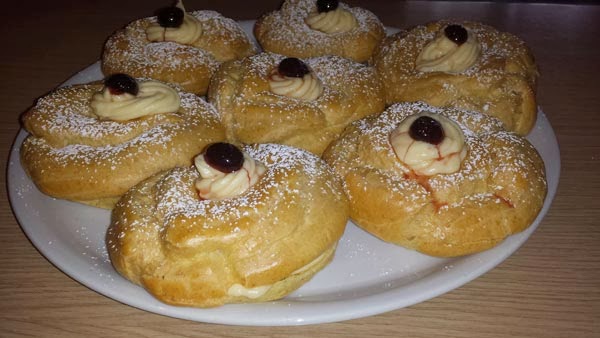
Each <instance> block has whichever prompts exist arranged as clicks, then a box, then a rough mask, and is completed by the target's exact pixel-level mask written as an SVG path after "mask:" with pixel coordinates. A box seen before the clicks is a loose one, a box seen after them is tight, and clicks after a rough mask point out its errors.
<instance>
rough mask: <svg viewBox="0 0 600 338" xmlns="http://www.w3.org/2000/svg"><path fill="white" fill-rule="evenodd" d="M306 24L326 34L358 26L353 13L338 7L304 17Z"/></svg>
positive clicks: (341, 31)
mask: <svg viewBox="0 0 600 338" xmlns="http://www.w3.org/2000/svg"><path fill="white" fill-rule="evenodd" d="M306 24H307V25H308V26H309V27H310V28H311V29H314V30H317V31H320V32H323V33H326V34H336V33H344V32H347V31H349V30H352V29H353V28H356V27H357V26H358V22H357V21H356V18H355V17H354V15H353V14H352V13H350V12H349V11H347V10H345V9H343V8H340V7H338V8H336V9H335V10H333V11H329V12H324V13H318V12H315V13H312V14H310V15H309V16H308V17H307V18H306Z"/></svg>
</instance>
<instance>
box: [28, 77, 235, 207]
mask: <svg viewBox="0 0 600 338" xmlns="http://www.w3.org/2000/svg"><path fill="white" fill-rule="evenodd" d="M101 89H102V84H99V83H98V84H87V85H75V86H70V87H63V88H58V89H56V90H55V91H53V92H51V93H50V94H48V95H46V96H44V97H42V98H40V99H39V100H38V101H37V103H36V104H35V106H34V107H33V108H31V109H30V110H29V111H28V112H27V113H25V114H24V115H23V126H24V128H25V129H26V130H27V131H28V132H29V133H30V134H31V135H30V136H28V137H27V138H26V139H25V141H24V142H23V145H22V146H21V162H22V164H23V167H24V169H25V171H26V172H27V174H28V175H29V176H30V177H31V178H32V180H33V182H34V183H35V184H36V185H37V186H38V188H39V189H40V190H41V191H42V192H44V193H45V194H48V195H50V196H53V197H57V198H62V199H68V200H72V201H77V202H81V203H86V204H91V205H94V206H100V207H104V208H111V207H112V206H113V205H114V203H115V202H116V200H117V199H118V197H119V196H120V195H122V194H123V193H125V191H126V190H127V189H129V188H130V187H131V186H133V185H134V184H136V183H138V182H140V181H141V180H143V179H145V178H147V177H148V176H151V175H153V174H155V173H157V172H160V171H162V170H165V169H168V168H171V167H173V166H181V165H190V164H191V163H192V158H193V156H195V155H196V154H197V153H198V152H200V151H202V149H203V148H204V147H205V146H206V145H207V144H209V143H212V142H216V141H221V140H224V139H225V132H224V128H223V127H222V126H221V123H220V121H219V117H218V115H217V113H216V111H215V109H214V107H212V105H210V104H208V103H207V102H206V101H204V100H203V99H201V98H199V97H198V96H196V95H194V94H191V93H185V92H182V91H179V95H180V98H181V107H180V109H179V111H178V112H176V113H166V114H156V115H151V116H148V117H143V118H138V119H134V120H130V121H126V122H115V121H107V120H105V121H101V120H99V119H98V118H96V117H95V116H94V115H93V113H92V108H91V107H90V102H91V98H92V95H93V94H94V93H95V92H98V91H100V90H101Z"/></svg>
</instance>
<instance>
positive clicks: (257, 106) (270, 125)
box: [208, 53, 384, 155]
mask: <svg viewBox="0 0 600 338" xmlns="http://www.w3.org/2000/svg"><path fill="white" fill-rule="evenodd" d="M208 100H209V102H211V103H213V104H214V105H215V106H216V107H217V110H218V111H219V113H220V114H221V116H222V119H223V125H224V126H225V127H226V129H227V135H228V137H229V139H232V140H237V141H238V142H242V143H281V144H287V145H291V146H294V147H299V148H302V149H306V150H308V151H311V152H313V153H315V154H317V155H320V154H321V153H322V152H323V150H325V148H326V147H327V145H328V144H329V143H330V142H331V141H332V140H333V139H335V138H336V137H337V136H338V135H339V133H340V132H341V131H342V130H343V129H344V127H346V126H347V125H348V124H349V123H350V122H352V121H354V120H357V119H359V118H362V117H364V116H367V115H370V114H375V113H380V112H382V111H383V109H384V102H383V89H382V87H381V84H380V82H379V79H378V77H377V75H376V74H375V72H374V70H373V69H372V68H370V67H367V66H365V65H363V64H360V63H357V62H354V61H351V60H348V59H344V58H341V57H338V56H323V57H316V58H309V59H304V60H301V59H298V58H286V57H284V56H281V55H277V54H272V53H261V54H257V55H253V56H250V57H247V58H244V59H242V60H237V61H231V62H227V63H225V64H223V66H222V67H221V68H220V69H219V71H218V72H217V74H215V76H214V78H213V80H212V81H211V85H210V89H209V93H208Z"/></svg>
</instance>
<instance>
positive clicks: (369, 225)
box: [323, 102, 546, 256]
mask: <svg viewBox="0 0 600 338" xmlns="http://www.w3.org/2000/svg"><path fill="white" fill-rule="evenodd" d="M421 115H428V116H431V117H433V118H434V119H438V120H442V119H444V120H449V121H450V122H448V123H449V124H450V125H453V126H456V128H455V130H454V131H455V132H456V133H455V132H450V131H449V129H448V128H450V126H447V127H444V128H445V133H446V138H448V135H453V136H451V137H454V138H455V139H456V140H460V139H462V140H464V141H461V142H463V143H462V146H461V147H456V148H454V149H451V147H447V144H444V143H440V144H439V145H438V146H437V148H436V147H435V146H433V147H432V149H433V150H434V154H433V155H434V156H433V157H432V160H433V161H432V162H428V163H427V165H428V167H427V166H420V167H419V166H418V164H419V163H418V162H419V161H420V160H424V159H426V158H425V157H423V156H424V154H425V152H422V153H413V154H412V155H410V157H412V159H411V160H414V159H417V161H416V162H414V161H413V162H410V161H409V157H408V156H409V155H408V154H409V151H411V150H406V154H407V155H404V151H399V150H397V149H398V148H394V147H397V145H398V144H400V143H402V142H397V141H398V139H394V138H393V136H394V135H404V136H406V135H407V134H402V133H400V134H398V133H397V131H398V130H400V131H401V130H402V129H401V128H402V126H403V124H402V122H403V121H410V120H409V119H415V118H416V117H417V116H421ZM411 126H412V125H411ZM411 132H412V131H411ZM461 132H462V133H461ZM434 134H435V133H430V136H431V135H434ZM463 134H464V136H460V135H463ZM408 135H410V134H408ZM400 141H401V140H400ZM417 143H418V142H415V141H414V140H409V142H408V143H405V144H406V145H407V147H408V148H406V149H411V148H412V149H417V148H419V147H421V145H422V144H417ZM456 144H459V143H456ZM463 149H464V150H463ZM444 152H445V153H444ZM323 158H324V160H325V161H326V162H327V163H329V164H330V165H331V166H332V167H333V168H334V170H335V171H336V172H337V173H338V175H339V176H341V177H343V178H344V180H345V189H346V192H347V194H348V196H349V200H350V208H351V209H350V210H351V211H350V217H351V218H352V219H353V221H354V222H355V223H356V224H357V225H359V226H360V227H362V228H363V229H365V230H366V231H368V232H370V233H372V234H373V235H375V236H377V237H379V238H381V239H383V240H385V241H388V242H391V243H395V244H397V245H401V246H404V247H407V248H410V249H414V250H417V251H420V252H422V253H425V254H428V255H433V256H459V255H466V254H470V253H475V252H478V251H481V250H485V249H488V248H491V247H493V246H494V245H496V244H498V243H499V242H500V241H502V240H503V239H504V238H505V237H507V236H509V235H511V234H513V233H516V232H519V231H522V230H524V229H526V228H527V227H528V226H529V225H530V224H531V223H532V222H533V220H534V219H535V217H536V216H537V214H538V212H539V211H540V209H541V207H542V205H543V203H544V198H545V196H546V180H545V169H544V163H543V162H542V159H541V158H540V156H539V155H538V153H537V151H536V150H535V148H534V147H533V146H532V145H531V144H530V143H529V142H528V141H527V140H526V139H524V138H523V137H520V136H518V135H517V134H515V133H513V132H508V131H506V130H505V129H504V128H503V126H502V123H501V122H500V121H499V120H497V119H495V118H493V117H489V116H487V115H484V114H481V113H477V112H471V111H465V110H460V109H455V108H436V107H433V106H429V105H427V104H425V103H422V102H418V103H401V104H394V105H392V106H390V107H389V108H388V109H387V110H386V111H385V112H384V113H382V114H381V115H380V116H369V117H367V118H365V119H362V120H360V121H356V122H354V123H353V124H352V125H350V126H349V127H348V128H347V129H346V130H345V131H344V133H343V134H342V136H341V137H340V138H339V139H338V140H336V141H334V142H333V143H332V144H331V146H330V147H329V148H328V149H327V151H326V152H325V154H324V155H323ZM451 158H454V159H458V162H455V164H458V165H457V166H455V167H454V168H450V169H452V170H449V171H448V173H437V174H434V173H425V174H423V173H422V171H424V170H429V169H431V168H433V167H435V166H436V165H439V164H442V165H444V166H445V165H446V164H448V163H449V162H451V161H452V159H451ZM460 158H462V160H460ZM407 163H411V164H410V165H409V164H407ZM412 163H416V164H412ZM413 168H416V169H413ZM442 169H449V168H446V167H444V168H442ZM453 170H455V171H453Z"/></svg>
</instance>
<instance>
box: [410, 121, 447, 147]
mask: <svg viewBox="0 0 600 338" xmlns="http://www.w3.org/2000/svg"><path fill="white" fill-rule="evenodd" d="M408 134H409V135H410V137H412V138H413V139H414V140H417V141H423V142H427V143H430V144H436V145H437V144H440V143H442V141H443V140H444V128H443V127H442V124H441V123H439V122H438V121H437V120H435V119H433V118H431V117H429V116H421V117H419V118H417V119H416V120H414V121H413V123H412V124H411V125H410V129H409V130H408Z"/></svg>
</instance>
